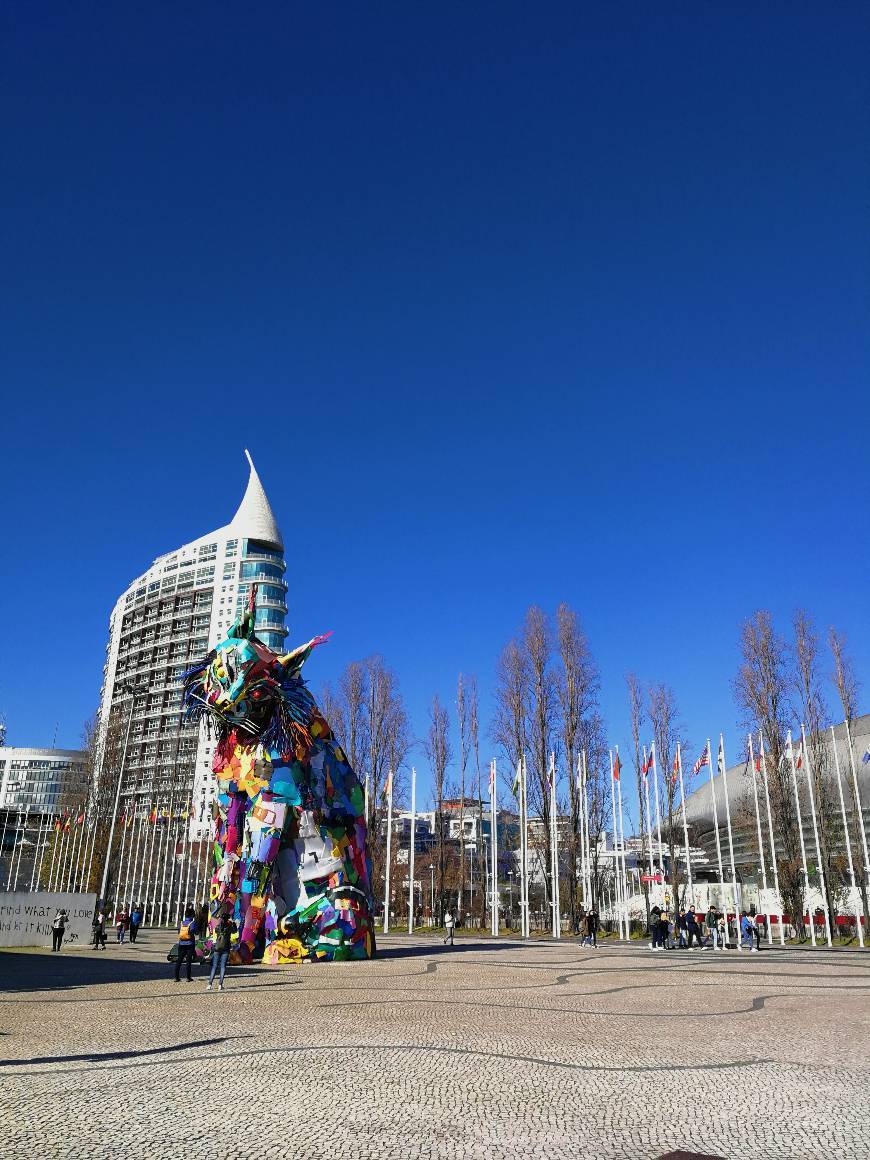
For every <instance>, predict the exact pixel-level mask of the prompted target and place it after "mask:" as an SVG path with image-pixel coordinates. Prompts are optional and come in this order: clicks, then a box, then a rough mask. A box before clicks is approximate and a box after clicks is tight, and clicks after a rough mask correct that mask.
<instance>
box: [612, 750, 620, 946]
mask: <svg viewBox="0 0 870 1160" xmlns="http://www.w3.org/2000/svg"><path fill="white" fill-rule="evenodd" d="M615 780H616V778H615V777H614V773H613V750H612V749H611V750H610V812H611V814H612V815H613V867H614V879H613V882H614V891H615V894H616V907H615V910H616V916H617V921H618V923H619V937H620V938H622V909H621V907H620V905H619V837H618V835H619V829H618V823H617V820H616V791H615V790H614V788H613V783H614V781H615Z"/></svg>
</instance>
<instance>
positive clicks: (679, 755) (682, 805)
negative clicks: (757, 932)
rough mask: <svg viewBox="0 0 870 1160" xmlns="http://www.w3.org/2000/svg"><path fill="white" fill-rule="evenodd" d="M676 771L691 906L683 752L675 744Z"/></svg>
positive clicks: (690, 894)
mask: <svg viewBox="0 0 870 1160" xmlns="http://www.w3.org/2000/svg"><path fill="white" fill-rule="evenodd" d="M677 771H678V773H679V775H680V812H681V813H682V815H683V842H684V843H685V846H686V878H687V879H688V883H689V898H690V899H691V900H692V906H694V905H695V887H694V885H693V883H692V858H691V854H690V853H689V823H688V821H687V820H686V793H685V789H684V788H683V750H682V747H681V746H680V743H679V741H678V742H677Z"/></svg>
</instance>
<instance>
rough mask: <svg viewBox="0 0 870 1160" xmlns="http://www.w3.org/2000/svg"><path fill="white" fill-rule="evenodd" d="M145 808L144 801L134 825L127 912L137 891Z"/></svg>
mask: <svg viewBox="0 0 870 1160" xmlns="http://www.w3.org/2000/svg"><path fill="white" fill-rule="evenodd" d="M144 806H145V802H144V801H142V802H141V803H140V808H139V811H138V813H137V815H136V818H135V821H134V823H133V826H134V831H135V840H134V842H133V858H132V860H131V862H130V872H129V873H128V875H127V882H126V884H125V890H126V894H127V910H128V911H131V910H132V909H133V901H134V899H133V895H134V893H135V890H136V873H137V869H138V866H139V854H140V852H141V846H142V810H143V809H144Z"/></svg>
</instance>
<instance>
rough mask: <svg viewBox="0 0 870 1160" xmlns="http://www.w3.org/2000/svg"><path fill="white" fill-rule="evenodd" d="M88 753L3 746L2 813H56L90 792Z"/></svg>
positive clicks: (0, 771) (0, 752)
mask: <svg viewBox="0 0 870 1160" xmlns="http://www.w3.org/2000/svg"><path fill="white" fill-rule="evenodd" d="M86 758H87V754H86V753H85V752H84V751H83V750H80V749H26V748H22V747H19V746H8V747H7V746H0V810H10V811H14V812H15V813H16V814H24V813H29V814H30V815H31V816H34V817H36V816H41V815H45V814H56V813H59V812H60V810H61V809H62V808H63V807H64V806H69V805H70V803H71V802H72V801H73V800H75V801H76V802H79V801H81V799H82V798H84V796H85V794H86V792H87V766H86Z"/></svg>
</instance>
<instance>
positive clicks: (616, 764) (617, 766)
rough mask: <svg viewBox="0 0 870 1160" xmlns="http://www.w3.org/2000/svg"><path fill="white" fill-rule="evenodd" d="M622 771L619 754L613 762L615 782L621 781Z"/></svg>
mask: <svg viewBox="0 0 870 1160" xmlns="http://www.w3.org/2000/svg"><path fill="white" fill-rule="evenodd" d="M621 769H622V762H621V761H620V760H619V754H618V753H617V755H616V759H615V761H614V762H613V779H614V781H619V774H620V771H621Z"/></svg>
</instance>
